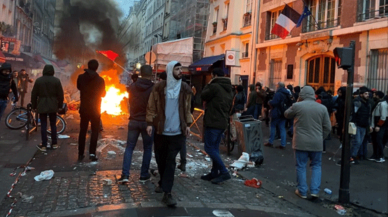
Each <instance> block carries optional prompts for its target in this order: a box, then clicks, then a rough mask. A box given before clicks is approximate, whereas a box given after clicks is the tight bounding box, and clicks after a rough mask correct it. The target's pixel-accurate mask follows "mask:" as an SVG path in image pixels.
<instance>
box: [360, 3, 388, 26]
mask: <svg viewBox="0 0 388 217" xmlns="http://www.w3.org/2000/svg"><path fill="white" fill-rule="evenodd" d="M382 17H388V5H386V6H385V7H384V6H382V7H380V9H379V10H366V13H363V14H359V15H358V16H357V21H358V22H363V21H365V20H369V19H378V18H382Z"/></svg>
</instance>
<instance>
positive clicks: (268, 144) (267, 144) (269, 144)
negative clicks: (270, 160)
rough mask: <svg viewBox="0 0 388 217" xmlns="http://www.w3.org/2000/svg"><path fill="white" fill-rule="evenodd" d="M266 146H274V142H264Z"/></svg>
mask: <svg viewBox="0 0 388 217" xmlns="http://www.w3.org/2000/svg"><path fill="white" fill-rule="evenodd" d="M264 146H267V147H273V144H271V143H269V142H267V143H265V144H264Z"/></svg>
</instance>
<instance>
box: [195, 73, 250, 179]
mask: <svg viewBox="0 0 388 217" xmlns="http://www.w3.org/2000/svg"><path fill="white" fill-rule="evenodd" d="M253 91H255V89H254V86H253ZM201 99H202V100H203V101H204V102H206V108H205V117H204V122H205V151H206V153H207V154H208V155H209V157H210V158H211V159H212V162H213V166H212V169H211V172H210V173H209V174H207V175H204V176H201V179H203V180H206V181H211V182H212V183H213V184H219V183H221V182H224V181H226V180H229V179H230V178H231V177H230V174H229V172H228V170H227V169H226V167H225V164H224V162H222V159H221V156H220V150H219V149H220V141H221V137H222V134H223V133H224V131H225V129H226V128H227V126H228V121H229V115H230V111H231V108H232V104H233V92H232V83H231V81H230V79H229V78H226V77H224V71H223V70H222V69H220V68H216V69H214V70H213V71H212V80H211V81H210V83H209V84H208V85H206V86H205V88H204V89H203V91H202V94H201ZM253 103H256V99H255V101H253ZM253 106H255V104H253Z"/></svg>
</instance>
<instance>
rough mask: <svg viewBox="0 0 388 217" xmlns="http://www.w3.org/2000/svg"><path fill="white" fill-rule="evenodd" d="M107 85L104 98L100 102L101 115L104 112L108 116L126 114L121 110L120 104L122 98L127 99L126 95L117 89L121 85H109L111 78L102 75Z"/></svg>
mask: <svg viewBox="0 0 388 217" xmlns="http://www.w3.org/2000/svg"><path fill="white" fill-rule="evenodd" d="M102 77H103V78H104V80H105V82H106V83H107V85H106V86H105V90H106V96H105V97H104V98H103V99H102V102H101V113H104V112H106V113H107V114H110V115H120V114H122V113H126V112H125V111H124V110H123V108H122V102H123V100H124V98H128V93H127V92H126V91H122V90H120V89H119V87H118V85H122V84H109V83H111V82H109V81H111V80H112V77H110V76H107V75H102Z"/></svg>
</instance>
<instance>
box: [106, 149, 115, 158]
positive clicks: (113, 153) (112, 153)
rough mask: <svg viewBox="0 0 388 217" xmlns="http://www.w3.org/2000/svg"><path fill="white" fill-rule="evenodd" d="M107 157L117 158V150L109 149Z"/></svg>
mask: <svg viewBox="0 0 388 217" xmlns="http://www.w3.org/2000/svg"><path fill="white" fill-rule="evenodd" d="M106 158H107V159H114V158H116V152H115V151H108V156H107V157H106Z"/></svg>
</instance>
